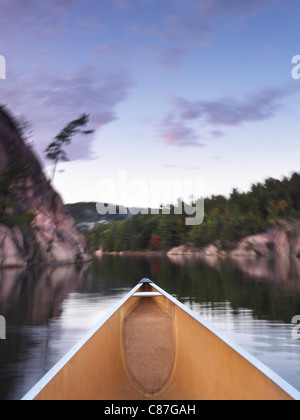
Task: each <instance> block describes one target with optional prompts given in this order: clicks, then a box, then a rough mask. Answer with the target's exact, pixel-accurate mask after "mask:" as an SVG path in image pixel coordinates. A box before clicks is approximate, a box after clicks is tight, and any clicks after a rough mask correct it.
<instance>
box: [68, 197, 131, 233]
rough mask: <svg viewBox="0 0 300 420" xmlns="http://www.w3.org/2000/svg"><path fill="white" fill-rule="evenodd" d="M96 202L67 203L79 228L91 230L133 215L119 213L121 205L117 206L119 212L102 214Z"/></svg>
mask: <svg viewBox="0 0 300 420" xmlns="http://www.w3.org/2000/svg"><path fill="white" fill-rule="evenodd" d="M96 204H97V203H96V202H89V203H85V202H80V203H74V204H66V209H67V211H68V212H69V213H70V214H71V216H72V217H73V219H74V220H75V223H76V225H77V228H78V229H79V230H81V231H86V230H91V229H93V228H94V227H95V226H97V225H99V224H102V223H111V222H117V221H121V220H126V219H129V218H130V217H132V216H131V214H130V213H129V212H128V214H127V215H124V214H119V206H117V214H106V215H104V216H102V215H100V214H99V213H98V212H97V208H96ZM106 205H107V204H106Z"/></svg>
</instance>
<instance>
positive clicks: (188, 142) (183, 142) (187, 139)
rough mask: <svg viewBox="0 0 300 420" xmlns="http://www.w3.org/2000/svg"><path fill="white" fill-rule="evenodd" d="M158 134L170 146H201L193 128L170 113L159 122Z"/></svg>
mask: <svg viewBox="0 0 300 420" xmlns="http://www.w3.org/2000/svg"><path fill="white" fill-rule="evenodd" d="M160 134H161V137H162V138H163V139H164V140H165V142H166V143H167V144H168V145H170V146H179V147H185V146H196V147H202V146H203V144H202V143H201V142H200V140H201V138H200V136H199V135H197V133H196V132H195V130H194V129H193V128H191V127H189V126H187V125H186V124H185V123H184V122H183V121H182V120H180V119H178V118H176V117H175V116H174V115H172V114H170V115H168V116H167V117H166V118H165V119H164V120H163V121H162V123H161V124H160Z"/></svg>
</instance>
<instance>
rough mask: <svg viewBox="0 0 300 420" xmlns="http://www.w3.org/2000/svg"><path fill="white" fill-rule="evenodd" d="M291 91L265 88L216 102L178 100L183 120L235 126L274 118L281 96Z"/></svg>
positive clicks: (178, 108)
mask: <svg viewBox="0 0 300 420" xmlns="http://www.w3.org/2000/svg"><path fill="white" fill-rule="evenodd" d="M293 92H294V90H291V89H290V88H287V89H282V88H280V89H264V90H261V91H259V92H255V93H254V94H251V95H249V96H247V97H246V98H244V99H237V98H232V97H231V98H230V97H228V98H222V99H218V100H215V101H207V100H200V101H194V102H193V101H188V100H186V99H182V98H178V99H177V101H176V102H177V110H178V112H179V113H180V117H181V118H182V119H183V120H196V119H197V120H202V121H204V122H206V123H208V124H210V125H213V126H238V125H241V124H243V123H245V122H255V121H260V120H265V119H268V118H271V117H273V116H274V115H275V114H276V113H277V111H278V110H279V109H280V108H281V99H283V98H284V97H285V96H287V95H288V94H291V93H293Z"/></svg>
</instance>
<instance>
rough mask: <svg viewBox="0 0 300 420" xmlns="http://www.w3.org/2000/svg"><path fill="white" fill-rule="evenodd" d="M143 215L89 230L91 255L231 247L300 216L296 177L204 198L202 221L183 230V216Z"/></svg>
mask: <svg viewBox="0 0 300 420" xmlns="http://www.w3.org/2000/svg"><path fill="white" fill-rule="evenodd" d="M173 210H174V208H172V206H171V214H170V215H163V214H156V215H151V214H146V215H136V216H134V217H132V218H130V219H127V220H124V221H119V222H113V223H110V224H106V225H100V226H98V227H96V228H95V229H93V230H92V231H90V232H87V233H86V234H85V235H86V240H87V244H88V247H89V249H90V251H93V250H97V249H99V248H100V247H102V248H103V250H104V251H108V252H111V251H116V252H121V251H135V250H145V249H152V250H162V251H167V250H168V249H170V248H172V247H175V246H178V245H182V244H187V243H189V244H193V245H195V246H197V247H202V246H205V245H208V244H211V243H214V244H215V245H216V246H217V247H218V248H219V249H225V250H226V249H230V248H232V247H234V246H235V244H236V242H237V241H238V240H240V239H241V238H243V237H245V236H247V235H252V234H256V233H260V232H263V231H264V230H266V229H267V228H268V226H270V225H271V224H273V223H275V222H276V221H277V220H278V219H280V218H284V219H288V218H299V217H300V174H299V173H294V174H293V175H292V176H291V178H287V177H285V178H283V179H282V180H276V179H273V178H269V179H267V180H266V181H265V182H264V183H258V184H254V185H252V187H251V189H250V191H249V192H245V193H241V192H239V191H237V190H236V189H234V190H233V191H232V193H231V194H230V196H229V197H228V198H227V197H225V196H222V195H218V196H211V197H209V198H206V199H205V218H204V222H203V223H202V224H201V225H199V226H186V224H185V218H186V217H187V215H186V214H182V215H177V214H174V211H173Z"/></svg>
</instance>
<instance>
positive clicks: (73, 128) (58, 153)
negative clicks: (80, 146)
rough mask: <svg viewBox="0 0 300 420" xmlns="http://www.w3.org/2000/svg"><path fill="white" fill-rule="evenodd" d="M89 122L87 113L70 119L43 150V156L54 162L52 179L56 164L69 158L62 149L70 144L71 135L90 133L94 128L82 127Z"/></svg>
mask: <svg viewBox="0 0 300 420" xmlns="http://www.w3.org/2000/svg"><path fill="white" fill-rule="evenodd" d="M88 122H89V115H87V114H83V115H82V116H81V117H79V118H78V119H77V120H74V121H71V122H70V123H69V124H68V125H67V126H66V127H65V128H64V129H63V130H62V131H61V132H60V133H59V134H58V135H57V136H56V137H55V139H54V141H53V142H52V143H51V144H49V146H48V147H47V149H46V150H45V152H44V153H45V156H46V158H47V159H49V160H52V161H53V162H54V167H53V172H52V181H53V180H54V177H55V173H56V169H57V164H58V162H67V161H69V158H68V156H67V153H66V151H65V150H64V147H65V146H68V145H69V144H71V141H72V137H73V136H74V135H75V134H92V133H93V132H94V130H83V127H86V126H87V124H88Z"/></svg>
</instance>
